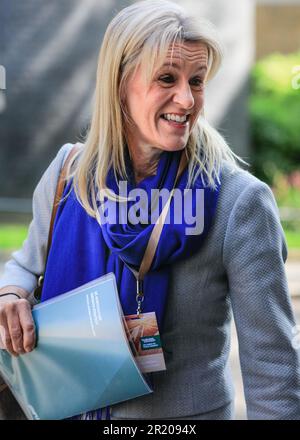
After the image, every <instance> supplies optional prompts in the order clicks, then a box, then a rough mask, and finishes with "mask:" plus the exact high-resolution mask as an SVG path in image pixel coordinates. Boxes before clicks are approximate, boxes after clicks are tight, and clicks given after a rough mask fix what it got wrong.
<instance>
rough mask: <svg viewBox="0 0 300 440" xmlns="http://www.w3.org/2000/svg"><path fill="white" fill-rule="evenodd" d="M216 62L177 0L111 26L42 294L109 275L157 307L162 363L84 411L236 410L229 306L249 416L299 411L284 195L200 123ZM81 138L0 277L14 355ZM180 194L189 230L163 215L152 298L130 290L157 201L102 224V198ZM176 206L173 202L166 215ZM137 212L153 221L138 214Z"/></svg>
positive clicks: (55, 170) (207, 40)
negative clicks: (132, 390)
mask: <svg viewBox="0 0 300 440" xmlns="http://www.w3.org/2000/svg"><path fill="white" fill-rule="evenodd" d="M220 61H221V48H220V44H219V43H218V40H217V37H216V35H215V32H214V31H213V28H212V27H211V25H209V24H208V23H207V22H204V21H197V20H196V19H194V18H193V17H191V16H190V15H189V14H187V13H186V11H185V10H184V9H182V8H181V7H179V6H178V5H176V4H174V3H172V2H169V1H156V0H149V1H142V2H137V3H134V4H133V5H131V6H129V7H127V8H125V9H123V10H122V11H121V12H119V13H118V14H117V15H116V16H115V17H114V18H113V20H112V21H111V22H110V24H109V26H108V28H107V30H106V33H105V36H104V39H103V43H102V46H101V50H100V56H99V63H98V70H97V83H96V91H95V100H94V110H93V115H92V120H91V124H90V130H89V133H88V136H87V138H86V141H85V143H84V146H83V147H81V148H80V150H79V152H78V154H77V155H76V157H75V159H74V160H73V163H72V167H70V169H69V179H68V182H67V184H66V188H65V192H64V196H65V197H64V198H63V199H62V202H61V203H60V206H59V209H58V212H57V216H56V222H55V227H54V231H53V239H52V245H51V249H50V253H49V257H48V260H47V266H46V272H45V280H44V285H43V292H42V298H41V300H42V301H44V300H46V299H49V298H52V297H54V296H57V295H59V294H61V293H63V292H66V291H68V290H71V289H73V288H75V287H77V286H80V285H81V284H84V283H86V282H88V281H90V280H92V279H94V278H97V277H99V276H101V275H103V274H105V273H107V272H111V271H112V272H114V273H115V275H116V279H117V284H118V290H119V295H120V300H121V304H122V308H123V311H124V314H125V315H130V314H134V313H136V310H137V307H140V309H141V310H142V312H144V313H148V312H155V315H156V317H157V322H158V327H159V330H160V335H161V341H162V347H163V352H164V356H165V362H166V370H164V371H158V372H154V373H151V374H150V379H151V382H152V386H153V390H154V392H153V393H152V394H151V395H147V396H143V397H140V398H136V399H133V400H130V401H127V402H123V403H119V404H117V405H113V406H111V407H110V408H106V411H105V412H104V411H100V410H99V411H95V412H93V413H91V414H88V415H78V417H79V418H80V417H81V418H87V417H89V418H101V417H102V418H103V417H105V416H106V417H108V418H109V417H110V418H111V419H159V418H162V419H232V418H234V412H233V397H234V396H233V390H232V383H231V380H230V371H229V366H228V354H229V348H230V322H231V316H232V314H233V315H234V319H235V323H236V327H237V332H238V338H239V348H240V360H241V367H242V373H243V381H244V389H245V398H246V403H247V411H248V417H249V418H250V419H265V418H268V419H299V418H300V388H299V372H300V371H299V353H298V352H297V351H296V350H294V349H293V347H292V343H291V338H292V328H293V327H294V325H295V323H294V318H293V313H292V310H291V304H290V298H289V293H288V289H287V282H286V276H285V269H284V262H285V260H286V257H287V249H286V244H285V239H284V235H283V231H282V228H281V225H280V221H279V217H278V211H277V207H276V203H275V201H274V198H273V195H272V193H271V191H270V189H269V188H268V186H267V185H266V184H264V183H263V182H261V181H259V180H258V179H256V178H255V177H254V176H252V175H251V174H250V173H249V172H247V171H245V170H243V169H241V168H240V166H239V162H241V160H239V158H238V157H236V156H235V154H234V153H233V152H232V151H231V150H230V148H229V146H228V145H227V144H226V142H225V140H224V139H223V138H222V137H221V136H220V134H218V133H217V132H216V131H215V130H214V129H213V128H212V127H211V126H210V125H209V124H208V122H207V121H206V120H205V118H204V107H205V103H204V91H205V86H206V83H207V82H208V81H209V80H210V79H211V78H212V76H213V75H214V74H215V72H216V71H217V69H218V67H219V64H220ZM220 87H223V85H220ZM72 147H73V146H72V144H66V145H64V146H63V147H62V148H61V149H60V151H59V152H58V154H57V157H56V158H55V160H54V161H53V163H52V164H51V165H50V167H49V168H48V169H47V171H46V172H45V174H44V175H43V177H42V179H41V181H40V183H39V184H38V186H37V188H36V190H35V193H34V198H33V221H32V223H31V225H30V229H29V233H28V238H27V240H26V242H25V243H24V246H23V248H22V249H21V250H19V251H17V252H15V253H14V254H13V256H12V259H11V260H10V261H9V262H8V263H7V264H6V269H5V273H4V276H3V278H2V280H1V288H2V289H1V295H2V296H1V298H0V301H1V306H0V307H1V308H0V324H1V326H2V329H3V332H4V335H5V338H4V339H5V343H6V348H7V350H8V351H9V352H10V353H12V354H13V355H16V356H17V355H22V354H23V353H26V352H29V351H31V350H33V349H34V346H35V333H34V323H33V320H32V317H31V304H30V302H31V298H32V297H31V295H30V294H31V292H32V291H33V290H34V288H35V287H36V283H37V276H38V275H39V274H41V273H43V271H44V265H45V259H46V242H47V236H48V231H49V223H50V213H51V209H52V205H53V199H54V193H55V188H56V184H57V180H58V176H59V174H60V170H61V168H62V165H63V163H64V161H65V160H66V158H67V156H68V154H69V152H70V151H71V149H72ZM121 183H123V184H124V183H126V191H125V192H123V191H121ZM173 188H174V189H177V190H179V193H180V191H181V194H182V200H181V201H183V202H185V201H187V203H186V205H185V203H183V204H182V208H180V209H179V212H178V206H177V211H176V214H178V213H179V214H183V212H182V210H183V209H185V208H186V206H187V210H188V211H189V212H190V213H191V212H192V213H193V214H192V215H191V216H190V217H192V219H193V220H194V223H195V224H194V227H193V225H192V223H191V222H190V221H189V220H190V219H191V218H187V216H185V215H182V216H181V220H180V221H179V222H176V221H175V215H171V216H170V218H169V221H167V218H165V219H164V225H163V228H162V231H161V233H160V237H159V242H158V244H157V248H156V251H155V255H154V256H153V260H152V264H151V267H150V269H149V271H148V272H147V273H146V274H145V276H144V279H143V281H144V283H143V286H142V287H143V288H142V287H141V286H140V287H141V288H142V294H143V298H141V297H136V294H135V291H136V279H135V276H136V273H137V271H138V270H139V268H141V263H142V261H143V257H144V255H145V251H146V248H147V245H148V243H149V240H150V237H151V232H152V231H153V229H154V223H153V222H151V221H149V218H150V215H149V213H150V211H151V207H152V205H151V200H150V199H149V200H148V204H146V206H144V205H139V209H138V210H136V211H134V210H131V214H132V213H133V212H134V213H135V215H136V217H135V218H133V217H134V215H131V217H130V215H129V213H127V217H126V221H125V222H123V223H122V222H121V221H120V217H119V218H117V219H115V220H117V221H109V220H111V219H110V218H108V219H106V220H107V221H104V219H103V217H101V214H100V212H101V210H99V207H100V206H101V203H103V201H104V198H103V196H106V199H105V200H108V201H109V203H110V205H108V206H113V204H114V203H115V204H117V205H120V204H121V203H122V206H125V205H126V206H127V207H129V208H132V207H134V202H133V201H132V199H130V197H129V193H130V191H132V190H139V191H140V194H141V193H142V191H141V190H143V191H144V192H143V194H146V195H147V196H149V195H150V194H151V191H152V190H155V189H158V190H162V189H163V190H167V191H168V194H171V193H172V190H173ZM176 194H177V195H178V192H177V193H176ZM185 194H187V196H185ZM175 201H176V198H175V197H173V198H171V199H168V198H167V201H166V202H165V203H169V205H168V206H169V209H170V212H171V210H172V209H173V208H174V206H175ZM124 203H125V205H124ZM161 209H162V207H161ZM129 211H130V210H129ZM137 211H139V212H137ZM141 211H142V212H141ZM174 212H175V210H174ZM159 213H161V211H159ZM141 214H143V216H144V217H143V219H145V217H146V220H147V221H134V220H136V219H137V220H139V218H140V219H141V217H139V215H141ZM145 214H146V215H145ZM185 214H186V213H185ZM142 299H143V301H142ZM137 300H138V301H137ZM137 302H139V304H137Z"/></svg>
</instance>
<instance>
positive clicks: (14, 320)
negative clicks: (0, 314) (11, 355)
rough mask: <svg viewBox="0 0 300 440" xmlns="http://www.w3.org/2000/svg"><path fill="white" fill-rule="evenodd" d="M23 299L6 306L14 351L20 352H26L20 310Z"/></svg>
mask: <svg viewBox="0 0 300 440" xmlns="http://www.w3.org/2000/svg"><path fill="white" fill-rule="evenodd" d="M20 301H21V300H18V301H14V302H12V303H8V304H6V306H5V309H6V319H7V326H8V330H9V333H10V339H11V345H12V348H13V350H14V352H16V353H18V354H22V353H25V350H24V347H23V331H22V328H21V325H20V319H19V311H18V308H19V307H20V304H19V302H20Z"/></svg>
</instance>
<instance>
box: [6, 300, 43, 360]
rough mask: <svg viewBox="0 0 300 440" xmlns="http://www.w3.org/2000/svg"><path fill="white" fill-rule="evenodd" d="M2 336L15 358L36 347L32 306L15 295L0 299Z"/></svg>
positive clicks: (7, 348)
mask: <svg viewBox="0 0 300 440" xmlns="http://www.w3.org/2000/svg"><path fill="white" fill-rule="evenodd" d="M0 336H1V340H2V343H3V346H4V348H5V349H6V350H7V351H8V352H9V353H10V354H12V355H13V356H18V355H19V354H24V353H29V352H30V351H32V350H33V349H34V347H35V343H36V338H35V325H34V321H33V318H32V313H31V305H30V303H29V302H28V301H27V300H26V299H23V298H22V299H18V298H17V297H16V296H14V295H7V296H3V297H0Z"/></svg>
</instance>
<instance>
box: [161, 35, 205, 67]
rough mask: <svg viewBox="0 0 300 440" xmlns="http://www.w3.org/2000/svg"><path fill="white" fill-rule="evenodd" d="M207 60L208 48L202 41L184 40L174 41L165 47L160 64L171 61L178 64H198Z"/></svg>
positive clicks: (202, 63)
mask: <svg viewBox="0 0 300 440" xmlns="http://www.w3.org/2000/svg"><path fill="white" fill-rule="evenodd" d="M207 61H208V49H207V46H206V45H205V44H204V43H201V42H198V41H197V42H190V41H189V42H184V43H174V44H172V45H170V46H169V47H168V49H167V53H166V55H165V58H164V60H162V64H170V65H172V64H173V63H176V64H179V65H185V64H199V65H207Z"/></svg>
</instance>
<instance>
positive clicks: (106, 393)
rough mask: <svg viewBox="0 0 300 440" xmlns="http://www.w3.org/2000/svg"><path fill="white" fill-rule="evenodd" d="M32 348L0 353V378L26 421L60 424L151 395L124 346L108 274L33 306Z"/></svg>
mask: <svg viewBox="0 0 300 440" xmlns="http://www.w3.org/2000/svg"><path fill="white" fill-rule="evenodd" d="M32 313H33V319H34V321H35V325H36V331H37V347H36V348H35V349H34V350H33V351H32V352H30V353H27V354H23V355H20V356H18V357H14V356H11V355H10V354H9V353H8V352H7V351H6V350H3V349H2V350H0V373H1V375H2V377H3V379H4V380H5V382H6V383H7V384H8V385H9V387H10V388H11V390H12V392H13V394H14V396H15V397H16V399H17V400H18V402H19V404H20V406H21V407H22V409H23V411H24V413H25V415H26V417H28V418H29V419H43V420H47V419H48V420H49V419H64V418H68V417H71V416H74V415H77V414H80V413H84V412H86V411H90V410H94V409H98V408H102V407H105V406H107V405H113V404H115V403H118V402H122V401H125V400H128V399H133V398H135V397H138V396H142V395H145V394H148V393H151V392H152V389H151V388H150V386H149V384H148V381H147V378H146V376H143V374H142V373H141V371H140V370H139V368H138V366H137V364H136V362H135V359H134V356H133V353H132V351H131V348H130V344H129V342H128V339H127V336H126V332H125V328H124V321H123V314H122V308H121V305H120V302H119V297H118V292H117V287H116V281H115V276H114V274H112V273H110V274H108V275H105V276H104V277H101V278H98V279H96V280H94V281H92V282H90V283H88V284H85V285H84V286H81V287H79V288H77V289H75V290H73V291H71V292H68V293H65V294H63V295H60V296H58V297H55V298H52V299H50V300H48V301H45V302H43V303H40V304H38V305H37V306H35V307H34V308H33V310H32Z"/></svg>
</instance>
